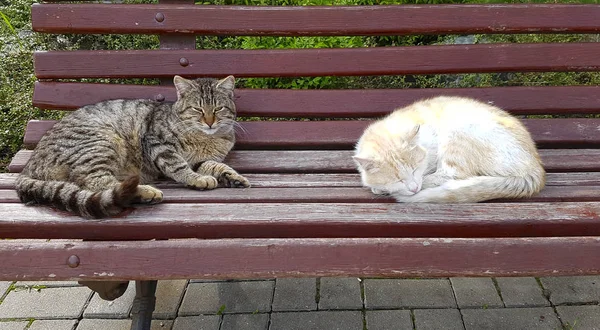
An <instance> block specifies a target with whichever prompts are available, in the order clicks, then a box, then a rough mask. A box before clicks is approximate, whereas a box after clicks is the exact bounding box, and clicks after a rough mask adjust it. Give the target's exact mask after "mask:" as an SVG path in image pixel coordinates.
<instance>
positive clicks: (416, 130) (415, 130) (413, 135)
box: [408, 125, 421, 139]
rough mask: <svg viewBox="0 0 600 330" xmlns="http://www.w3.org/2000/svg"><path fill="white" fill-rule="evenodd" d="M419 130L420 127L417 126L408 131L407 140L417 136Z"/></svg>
mask: <svg viewBox="0 0 600 330" xmlns="http://www.w3.org/2000/svg"><path fill="white" fill-rule="evenodd" d="M420 129H421V125H417V126H415V127H413V129H411V130H410V132H409V133H408V139H414V138H415V137H416V136H417V134H418V133H419V130H420Z"/></svg>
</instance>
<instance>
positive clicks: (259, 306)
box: [179, 281, 275, 316]
mask: <svg viewBox="0 0 600 330" xmlns="http://www.w3.org/2000/svg"><path fill="white" fill-rule="evenodd" d="M274 284H275V281H252V282H220V283H192V284H190V285H188V288H187V290H186V293H185V296H184V297H183V302H182V303H181V307H180V308H179V315H180V316H187V315H200V314H212V313H217V312H218V311H221V312H222V313H253V312H269V311H271V301H272V299H273V288H274Z"/></svg>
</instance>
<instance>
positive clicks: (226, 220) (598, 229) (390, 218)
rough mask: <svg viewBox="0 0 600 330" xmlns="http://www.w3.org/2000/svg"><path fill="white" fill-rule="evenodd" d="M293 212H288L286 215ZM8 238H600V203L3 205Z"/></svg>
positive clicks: (2, 233) (1, 223)
mask: <svg viewBox="0 0 600 330" xmlns="http://www.w3.org/2000/svg"><path fill="white" fill-rule="evenodd" d="M284 210H285V212H284ZM2 212H3V214H4V215H5V217H4V218H1V219H0V237H9V238H46V239H48V238H61V239H76V238H77V239H79V238H81V239H99V240H135V239H153V238H157V239H159V238H160V239H162V238H285V237H537V236H544V237H551V236H599V235H600V203H599V202H580V203H515V204H513V203H508V204H506V203H480V204H399V203H368V204H367V203H333V204H327V203H323V204H319V206H318V207H315V205H314V204H311V203H240V204H226V203H209V204H187V203H178V204H169V203H167V204H161V205H154V206H142V207H138V208H135V209H131V211H130V212H128V213H125V214H123V215H122V216H120V217H116V218H111V219H109V220H106V219H105V220H90V219H83V218H81V217H79V216H75V215H71V214H68V213H66V212H61V211H57V210H54V209H52V208H50V207H47V206H25V205H23V204H21V203H6V204H2Z"/></svg>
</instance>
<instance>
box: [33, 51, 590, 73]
mask: <svg viewBox="0 0 600 330" xmlns="http://www.w3.org/2000/svg"><path fill="white" fill-rule="evenodd" d="M599 53H600V43H591V42H590V43H554V44H552V43H537V44H477V45H443V46H418V47H375V48H338V49H331V48H329V49H279V50H276V49H267V50H127V51H84V50H81V51H51V52H37V53H35V56H34V59H35V74H36V76H37V77H38V78H40V79H58V78H103V77H104V78H136V77H148V78H151V77H169V78H170V77H172V76H173V75H175V74H178V75H184V76H226V75H230V74H232V75H235V76H239V77H270V76H281V77H300V76H357V75H394V74H397V75H402V74H433V73H473V72H514V71H598V70H599V69H600V56H597V55H598V54H599ZM540 54H544V56H540ZM182 58H185V59H186V60H187V63H189V64H188V65H187V66H182V65H181V64H180V59H182ZM399 59H401V60H399ZM273 63H277V65H273ZM356 63H360V65H356Z"/></svg>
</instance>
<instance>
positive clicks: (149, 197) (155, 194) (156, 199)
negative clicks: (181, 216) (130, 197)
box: [135, 185, 163, 204]
mask: <svg viewBox="0 0 600 330" xmlns="http://www.w3.org/2000/svg"><path fill="white" fill-rule="evenodd" d="M162 200H163V192H162V191H160V190H158V189H156V188H154V187H152V186H148V185H139V186H138V187H137V198H136V200H135V202H136V203H143V204H157V203H160V202H162Z"/></svg>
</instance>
